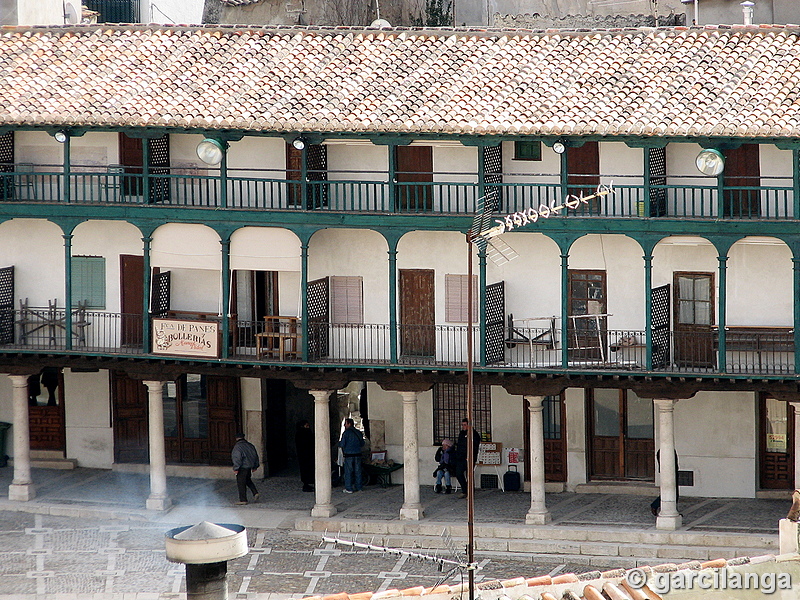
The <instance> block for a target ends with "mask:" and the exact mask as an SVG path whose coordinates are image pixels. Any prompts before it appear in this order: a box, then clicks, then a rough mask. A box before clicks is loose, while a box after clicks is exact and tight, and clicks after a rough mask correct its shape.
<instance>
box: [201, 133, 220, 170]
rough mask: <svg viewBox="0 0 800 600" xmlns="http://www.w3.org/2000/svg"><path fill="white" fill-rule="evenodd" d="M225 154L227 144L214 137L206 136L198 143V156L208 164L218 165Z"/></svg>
mask: <svg viewBox="0 0 800 600" xmlns="http://www.w3.org/2000/svg"><path fill="white" fill-rule="evenodd" d="M223 156H225V146H224V145H223V143H222V142H220V141H219V140H217V139H214V138H205V139H204V140H203V141H202V142H200V143H199V144H197V157H198V158H199V159H200V160H202V161H203V162H204V163H206V164H207V165H218V164H219V163H221V162H222V157H223Z"/></svg>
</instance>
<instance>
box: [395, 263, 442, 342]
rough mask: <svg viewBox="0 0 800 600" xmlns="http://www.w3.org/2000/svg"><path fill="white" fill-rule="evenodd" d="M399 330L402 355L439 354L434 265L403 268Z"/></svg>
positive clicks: (401, 273) (401, 274) (401, 272)
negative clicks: (427, 267) (419, 267)
mask: <svg viewBox="0 0 800 600" xmlns="http://www.w3.org/2000/svg"><path fill="white" fill-rule="evenodd" d="M400 331H401V335H400V354H401V355H403V356H424V357H433V356H435V355H436V315H435V312H434V271H433V270H432V269H400Z"/></svg>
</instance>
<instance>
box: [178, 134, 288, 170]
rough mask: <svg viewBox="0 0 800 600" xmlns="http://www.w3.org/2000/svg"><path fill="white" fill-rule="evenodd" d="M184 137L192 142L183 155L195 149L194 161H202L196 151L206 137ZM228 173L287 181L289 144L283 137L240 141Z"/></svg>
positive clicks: (233, 145)
mask: <svg viewBox="0 0 800 600" xmlns="http://www.w3.org/2000/svg"><path fill="white" fill-rule="evenodd" d="M173 137H177V136H173ZM182 137H185V138H191V141H189V140H187V141H186V143H185V144H183V145H182V146H181V155H182V156H184V155H185V154H186V153H187V151H188V150H191V152H192V153H194V160H195V161H197V162H200V159H198V158H197V151H196V150H197V144H198V143H200V142H201V141H202V140H203V137H202V136H200V137H198V136H189V135H186V136H182ZM186 146H189V147H188V148H186ZM201 164H202V163H201ZM228 174H229V176H230V177H239V176H244V177H266V178H270V179H283V178H284V177H285V176H286V142H285V141H284V139H283V138H279V137H256V136H245V137H243V138H242V139H241V140H239V141H238V142H230V145H229V147H228Z"/></svg>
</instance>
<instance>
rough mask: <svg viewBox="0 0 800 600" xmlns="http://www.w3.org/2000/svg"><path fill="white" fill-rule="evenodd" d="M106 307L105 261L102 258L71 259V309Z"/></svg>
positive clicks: (76, 257) (75, 257) (81, 257)
mask: <svg viewBox="0 0 800 600" xmlns="http://www.w3.org/2000/svg"><path fill="white" fill-rule="evenodd" d="M78 304H81V305H83V306H85V307H86V308H94V309H105V307H106V259H105V258H103V257H102V256H73V257H72V307H73V308H75V307H77V306H78Z"/></svg>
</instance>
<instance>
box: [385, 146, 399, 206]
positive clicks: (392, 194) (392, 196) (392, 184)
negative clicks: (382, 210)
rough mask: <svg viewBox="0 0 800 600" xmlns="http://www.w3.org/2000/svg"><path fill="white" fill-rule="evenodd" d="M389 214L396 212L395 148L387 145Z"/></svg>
mask: <svg viewBox="0 0 800 600" xmlns="http://www.w3.org/2000/svg"><path fill="white" fill-rule="evenodd" d="M386 148H387V150H388V151H389V164H388V169H389V207H388V208H389V212H397V175H396V171H397V146H395V145H394V144H389V145H388V146H387V147H386Z"/></svg>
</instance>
